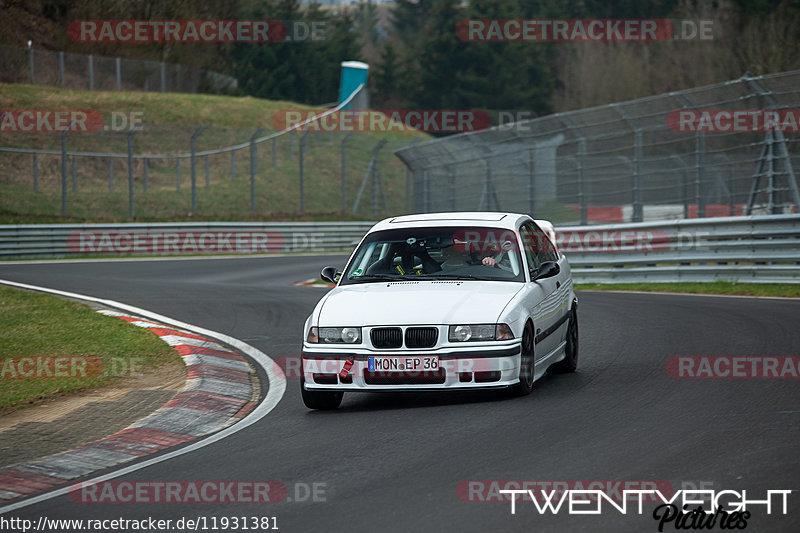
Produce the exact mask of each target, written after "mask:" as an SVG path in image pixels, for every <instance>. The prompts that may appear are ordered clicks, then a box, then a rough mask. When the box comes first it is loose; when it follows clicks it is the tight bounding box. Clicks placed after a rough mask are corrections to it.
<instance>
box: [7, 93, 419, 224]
mask: <svg viewBox="0 0 800 533" xmlns="http://www.w3.org/2000/svg"><path fill="white" fill-rule="evenodd" d="M367 106H368V101H367V91H366V89H365V88H364V87H363V86H362V87H361V88H359V89H358V90H357V91H355V92H354V93H353V94H352V95H351V96H350V97H349V98H348V99H347V100H346V101H345V102H343V103H342V104H340V105H339V106H337V107H335V108H333V109H331V110H329V111H326V112H324V113H322V114H320V115H319V116H325V115H326V114H327V113H332V112H334V111H336V110H338V109H342V108H347V109H349V110H352V111H356V110H360V109H365V108H366V107H367ZM264 115H265V120H264V127H261V128H252V129H243V128H237V127H222V126H202V125H197V126H187V125H170V124H157V123H152V124H151V123H145V124H143V125H142V126H141V127H135V125H134V127H131V126H132V125H133V124H132V119H130V120H129V118H126V116H121V117H120V122H121V123H122V122H125V121H126V120H127V121H128V123H127V124H122V126H120V127H119V128H115V127H114V125H113V124H108V122H113V119H114V117H111V119H112V120H111V121H108V120H106V121H105V123H104V124H103V125H102V127H100V128H98V129H97V130H96V131H81V132H70V131H68V130H67V129H65V130H64V131H61V132H59V133H52V132H38V133H24V132H22V133H18V134H16V135H4V136H3V137H2V139H0V186H2V191H3V194H0V209H2V210H3V211H5V212H6V213H10V214H19V215H20V216H21V217H30V216H71V217H74V218H85V219H107V220H120V219H123V220H124V219H139V220H147V219H160V220H164V219H167V220H169V219H186V218H187V217H202V218H204V219H218V220H219V219H223V220H224V219H231V218H233V219H241V218H243V217H245V218H246V217H249V216H252V217H258V216H262V215H264V214H267V213H271V214H274V213H281V214H286V215H297V214H300V215H303V214H320V213H336V214H337V215H338V216H341V214H342V213H346V214H350V215H355V216H362V217H372V218H377V217H378V216H380V215H382V214H386V213H390V212H398V211H404V210H405V209H406V202H407V178H408V175H409V174H408V172H407V171H406V169H405V167H404V165H403V164H402V162H400V161H399V160H398V159H397V158H396V157H394V156H393V155H392V152H393V151H394V150H396V149H398V148H400V147H401V146H405V145H407V144H408V142H409V138H410V135H414V134H409V133H404V134H380V135H374V134H368V133H339V132H335V133H334V132H327V131H323V129H322V128H316V129H314V131H301V128H298V127H293V128H285V129H279V127H280V125H279V124H278V125H276V124H272V123H271V116H270V114H269V113H267V112H265V114H264ZM311 122H313V121H311ZM301 125H302V124H301ZM317 130H318V131H317ZM12 144H13V145H12Z"/></svg>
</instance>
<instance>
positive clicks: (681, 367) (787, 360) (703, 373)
mask: <svg viewBox="0 0 800 533" xmlns="http://www.w3.org/2000/svg"><path fill="white" fill-rule="evenodd" d="M666 369H667V374H669V375H670V377H673V378H685V379H767V378H771V379H797V378H800V356H768V355H764V356H731V355H718V356H700V355H678V356H674V357H670V358H669V359H668V360H667V364H666Z"/></svg>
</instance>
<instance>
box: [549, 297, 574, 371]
mask: <svg viewBox="0 0 800 533" xmlns="http://www.w3.org/2000/svg"><path fill="white" fill-rule="evenodd" d="M552 368H553V371H554V372H556V373H558V374H568V373H570V372H575V370H576V369H577V368H578V309H577V308H576V307H574V306H573V308H572V313H571V316H570V317H569V326H568V327H567V345H566V347H564V359H563V360H562V361H559V362H558V363H556V364H554V365H553V367H552Z"/></svg>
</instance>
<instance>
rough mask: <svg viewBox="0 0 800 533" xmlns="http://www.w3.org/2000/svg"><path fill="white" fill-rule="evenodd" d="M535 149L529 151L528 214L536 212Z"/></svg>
mask: <svg viewBox="0 0 800 533" xmlns="http://www.w3.org/2000/svg"><path fill="white" fill-rule="evenodd" d="M534 151H535V149H533V148H531V149H530V150H529V151H528V214H530V215H531V216H533V215H534V213H535V212H536V187H535V182H536V165H535V161H534V159H535V158H534V157H533V154H534Z"/></svg>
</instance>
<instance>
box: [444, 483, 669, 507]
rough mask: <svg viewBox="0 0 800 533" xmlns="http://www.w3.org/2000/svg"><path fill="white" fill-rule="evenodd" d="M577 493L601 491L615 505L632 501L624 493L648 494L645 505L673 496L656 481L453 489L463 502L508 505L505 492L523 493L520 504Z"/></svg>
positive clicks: (472, 485) (666, 486) (465, 485)
mask: <svg viewBox="0 0 800 533" xmlns="http://www.w3.org/2000/svg"><path fill="white" fill-rule="evenodd" d="M578 490H595V491H602V492H603V493H604V494H606V495H607V496H608V497H609V498H611V499H612V500H613V501H617V502H619V501H623V500H624V499H625V498H627V499H629V500H633V499H635V497H636V496H635V494H634V493H633V492H629V493H627V494H626V492H625V491H649V492H648V494H649V495H650V496H648V499H646V500H645V501H651V502H655V501H658V499H657V498H656V497H655V495H654V494H655V493H654V492H653V491H656V490H658V491H660V492H661V493H662V494H664V495H666V496H671V495H672V494H673V493H674V492H675V490H674V488H673V486H672V484H671V483H670V482H669V481H665V480H656V479H651V480H640V479H527V480H513V479H469V480H463V481H460V482H459V483H458V485H456V496H457V497H458V499H459V500H461V501H462V502H510V501H512V499H513V497H512V495H511V493H510V492H508V491H523V492H522V493H521V495H520V496H517V497H518V498H519V501H527V502H531V501H533V500H532V496H533V497H539V496H541V495H542V494H548V495H549V494H551V493H552V494H554V495H557V496H558V495H563V494H567V493H569V492H570V491H578ZM528 491H530V492H528Z"/></svg>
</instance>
